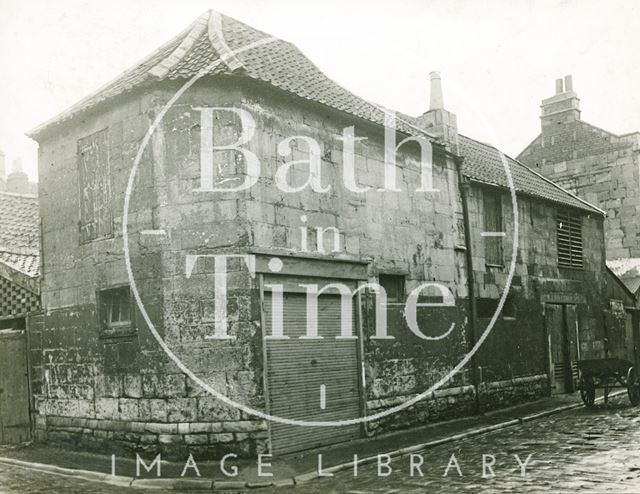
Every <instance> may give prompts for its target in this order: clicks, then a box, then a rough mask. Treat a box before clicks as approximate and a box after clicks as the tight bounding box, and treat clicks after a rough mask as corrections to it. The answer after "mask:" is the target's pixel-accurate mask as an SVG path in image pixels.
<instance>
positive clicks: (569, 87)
mask: <svg viewBox="0 0 640 494" xmlns="http://www.w3.org/2000/svg"><path fill="white" fill-rule="evenodd" d="M564 90H565V91H567V92H569V91H573V77H572V76H570V75H565V76H564Z"/></svg>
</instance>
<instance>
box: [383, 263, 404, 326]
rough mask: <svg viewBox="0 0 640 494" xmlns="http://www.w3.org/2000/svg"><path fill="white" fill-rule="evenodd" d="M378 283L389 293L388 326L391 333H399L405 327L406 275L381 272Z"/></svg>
mask: <svg viewBox="0 0 640 494" xmlns="http://www.w3.org/2000/svg"><path fill="white" fill-rule="evenodd" d="M378 283H379V284H380V286H381V287H382V288H384V291H385V292H386V294H387V328H388V331H389V334H391V335H398V334H400V333H401V332H402V330H403V328H404V303H405V300H404V290H405V279H404V276H402V275H395V274H380V275H379V276H378Z"/></svg>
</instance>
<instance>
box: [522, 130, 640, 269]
mask: <svg viewBox="0 0 640 494" xmlns="http://www.w3.org/2000/svg"><path fill="white" fill-rule="evenodd" d="M518 159H519V160H520V161H522V162H523V163H525V164H526V165H528V166H531V167H532V168H534V169H535V170H537V171H539V172H540V173H542V174H543V175H544V176H546V177H548V178H550V179H551V180H553V181H554V182H556V183H558V184H559V185H561V186H562V187H564V188H566V189H567V190H569V191H571V192H573V193H574V194H576V195H578V196H579V197H581V198H583V199H585V200H586V201H588V202H590V203H592V204H595V205H596V206H598V207H600V208H601V209H603V210H605V211H606V212H607V218H606V220H605V232H606V236H605V239H606V249H607V258H608V259H619V258H629V257H631V258H635V257H640V194H639V193H638V190H640V134H638V133H634V134H627V135H623V136H618V135H615V134H612V133H611V132H607V131H604V130H602V129H599V128H597V127H594V126H592V125H590V124H588V123H586V122H582V121H575V122H565V123H562V124H561V125H548V126H545V127H543V132H542V134H541V135H540V136H538V137H537V138H536V139H535V140H534V141H533V142H532V143H531V144H530V145H529V146H528V147H527V148H526V149H525V150H524V151H523V152H522V153H521V154H520V156H519V157H518Z"/></svg>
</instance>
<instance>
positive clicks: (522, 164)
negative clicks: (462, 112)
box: [458, 134, 607, 216]
mask: <svg viewBox="0 0 640 494" xmlns="http://www.w3.org/2000/svg"><path fill="white" fill-rule="evenodd" d="M458 135H459V136H460V137H463V138H465V139H468V140H470V141H474V142H476V143H478V144H481V145H483V146H487V147H489V148H491V149H494V150H496V151H497V152H498V153H500V154H503V155H504V156H505V157H506V158H508V159H509V160H511V161H513V162H514V163H515V164H517V165H520V166H521V167H522V168H524V169H525V170H527V171H529V172H530V173H532V174H534V175H536V176H537V177H538V178H541V179H542V180H544V181H545V182H547V183H548V184H550V185H552V186H553V187H555V188H556V189H558V190H561V191H562V192H563V193H565V194H567V195H569V196H571V197H573V198H574V199H575V200H577V201H578V202H581V203H582V204H584V205H585V206H588V207H589V208H591V209H593V210H595V211H597V212H599V213H600V214H602V215H604V216H606V215H607V213H606V211H604V210H602V209H600V208H599V207H598V206H595V205H593V204H591V203H590V202H588V201H585V200H584V199H582V198H581V197H578V196H577V195H576V194H574V193H573V192H570V191H568V190H567V189H565V188H564V187H562V186H560V185H558V184H557V183H555V182H554V181H553V180H550V179H548V178H547V177H545V176H544V175H542V174H541V173H538V172H537V171H535V170H534V169H532V168H530V167H528V166H527V165H525V164H524V163H522V162H521V161H519V160H517V159H515V158H512V157H511V156H509V155H508V154H506V153H503V152H502V151H501V150H500V149H498V148H497V147H496V146H494V145H493V144H487V143H485V142H482V141H478V140H477V139H474V138H473V137H468V136H465V135H463V134H458Z"/></svg>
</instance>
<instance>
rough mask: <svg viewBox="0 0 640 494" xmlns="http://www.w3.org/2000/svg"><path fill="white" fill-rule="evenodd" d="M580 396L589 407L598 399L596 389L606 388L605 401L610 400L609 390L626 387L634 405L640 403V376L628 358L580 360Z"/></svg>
mask: <svg viewBox="0 0 640 494" xmlns="http://www.w3.org/2000/svg"><path fill="white" fill-rule="evenodd" d="M578 371H579V373H580V381H579V384H578V387H579V389H580V397H581V398H582V401H583V402H584V404H585V405H586V406H588V407H590V406H593V404H594V403H595V400H596V389H604V402H605V404H606V403H608V402H609V391H610V390H612V389H615V388H626V389H627V393H628V395H629V400H630V401H631V404H632V405H633V406H637V405H640V376H638V371H637V369H636V368H635V367H634V365H633V364H632V363H631V362H629V361H628V360H623V359H619V358H604V359H592V360H580V361H579V362H578Z"/></svg>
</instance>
